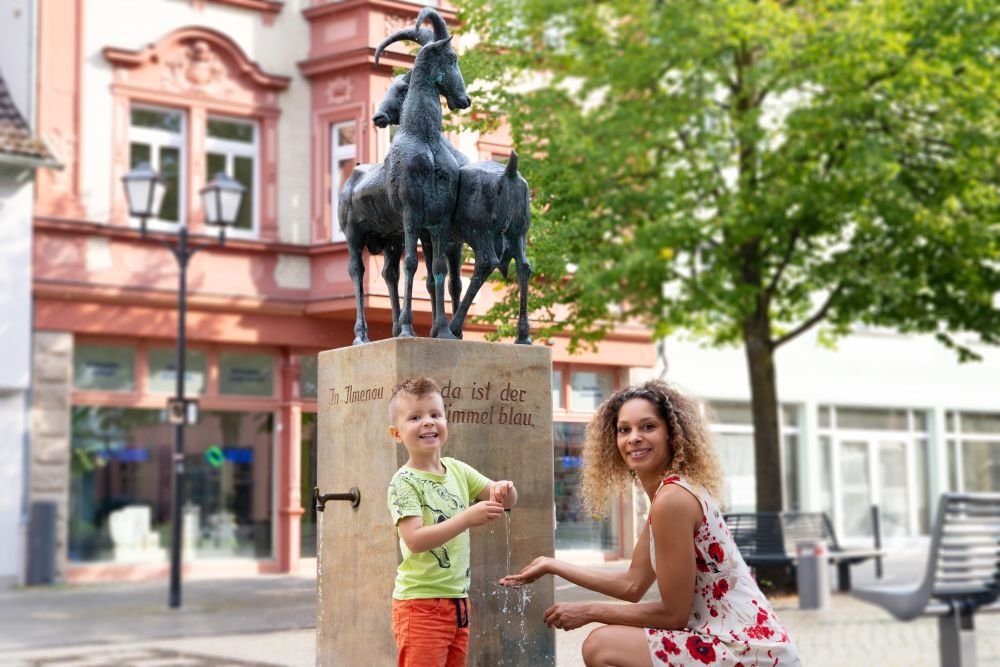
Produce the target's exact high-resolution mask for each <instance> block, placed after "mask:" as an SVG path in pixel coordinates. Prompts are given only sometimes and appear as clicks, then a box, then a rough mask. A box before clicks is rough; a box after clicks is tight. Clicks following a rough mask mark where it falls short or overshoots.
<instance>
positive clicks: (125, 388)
mask: <svg viewBox="0 0 1000 667" xmlns="http://www.w3.org/2000/svg"><path fill="white" fill-rule="evenodd" d="M73 386H74V388H76V389H84V390H93V391H122V392H130V391H134V390H135V350H133V349H132V348H130V347H114V346H111V345H77V346H76V349H75V351H74V356H73Z"/></svg>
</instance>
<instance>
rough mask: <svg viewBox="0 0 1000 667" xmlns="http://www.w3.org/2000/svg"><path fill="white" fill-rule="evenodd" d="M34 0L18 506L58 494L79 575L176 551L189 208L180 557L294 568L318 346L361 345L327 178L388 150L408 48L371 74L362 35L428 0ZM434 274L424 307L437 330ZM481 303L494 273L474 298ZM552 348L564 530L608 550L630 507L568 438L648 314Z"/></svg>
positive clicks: (626, 533) (397, 21) (305, 529)
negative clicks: (600, 502) (26, 345)
mask: <svg viewBox="0 0 1000 667" xmlns="http://www.w3.org/2000/svg"><path fill="white" fill-rule="evenodd" d="M34 9H35V16H36V37H37V39H36V46H37V50H36V58H37V91H38V101H37V106H36V109H35V125H36V127H37V132H38V134H39V135H40V136H41V137H42V138H44V139H45V140H46V141H47V142H48V144H49V145H50V146H51V147H52V149H53V151H54V153H55V154H56V158H57V159H58V160H59V161H60V162H61V163H62V164H63V165H64V168H63V169H62V170H59V171H43V172H39V174H38V177H37V187H36V199H35V206H34V230H33V231H34V252H33V280H32V286H33V298H34V304H35V305H34V351H33V371H34V377H35V389H34V391H33V394H32V405H31V413H32V424H33V431H32V434H31V448H30V453H29V459H30V461H29V475H28V491H27V499H28V502H29V503H30V502H33V501H37V500H55V501H56V502H57V503H58V505H59V530H58V540H57V541H58V553H57V554H56V556H57V569H58V572H59V574H60V576H61V578H63V579H66V580H70V581H83V580H96V579H114V580H120V579H129V578H144V577H152V576H160V575H162V574H163V573H165V572H166V570H167V567H168V565H167V556H166V553H167V548H168V540H169V534H170V532H169V526H170V484H169V470H170V468H169V462H170V451H171V445H172V441H173V431H172V427H171V426H170V425H169V424H167V423H166V422H165V418H164V408H165V405H166V401H167V399H168V398H170V397H171V396H172V395H173V387H174V380H175V373H176V365H175V363H176V360H175V352H174V349H175V344H176V338H175V335H176V329H177V320H176V318H177V312H176V307H177V266H176V263H175V261H174V259H173V258H172V256H171V255H170V253H169V251H168V250H167V249H166V248H164V247H163V246H162V245H161V244H160V243H158V242H157V241H156V240H157V239H164V240H168V239H169V238H170V237H171V235H174V234H176V231H177V229H179V227H180V225H186V226H187V227H188V229H189V230H190V232H191V233H192V234H194V235H203V236H204V238H203V239H202V240H200V241H199V242H200V243H203V244H205V247H204V248H203V249H202V250H200V251H199V252H198V254H197V255H195V256H194V258H193V259H192V261H191V264H190V266H189V270H188V317H187V332H188V333H187V336H188V350H189V351H188V356H187V362H186V364H187V378H186V380H187V387H188V394H189V395H190V396H191V397H193V398H197V399H198V401H199V405H200V409H201V418H200V420H199V422H198V424H197V425H194V426H191V427H189V429H188V432H187V442H186V451H185V466H186V470H187V484H186V489H185V498H186V501H185V504H184V506H183V508H182V515H183V522H184V523H183V527H182V529H183V534H184V538H185V548H184V562H185V570H186V572H187V573H190V574H195V575H198V574H211V573H213V572H227V573H231V572H234V571H243V572H262V573H275V572H291V571H296V570H297V569H299V568H300V567H302V566H303V561H304V560H306V559H309V558H311V557H312V556H314V553H315V547H314V535H315V534H314V527H315V516H314V513H312V512H311V510H310V508H309V505H310V502H309V501H310V498H309V494H310V493H311V488H312V484H313V480H314V478H315V423H316V422H315V413H316V409H317V408H316V380H315V377H316V353H317V352H318V351H320V350H324V349H329V348H334V347H340V346H344V345H350V344H351V341H352V339H353V322H354V294H353V286H352V284H351V281H350V279H349V277H348V275H347V250H346V247H345V245H344V243H343V241H342V236H341V235H340V232H339V230H338V229H337V226H336V224H335V220H336V193H337V191H338V190H339V187H340V184H341V183H342V182H343V180H344V179H345V178H346V176H347V175H348V174H349V173H350V170H351V169H352V168H353V166H354V164H355V163H356V162H373V161H376V160H379V159H381V158H382V157H384V155H385V151H386V150H387V147H388V144H389V138H390V135H389V132H388V131H387V130H377V129H376V128H374V126H373V125H372V124H371V122H370V120H369V119H370V117H371V115H372V113H373V111H374V109H375V107H376V106H377V105H378V103H379V102H380V101H381V99H382V96H383V95H384V93H385V91H386V89H387V88H388V86H389V83H390V82H391V78H392V68H393V67H406V66H408V65H409V64H411V63H412V56H411V55H410V54H409V52H408V51H406V50H405V49H403V48H402V46H401V45H397V46H394V47H393V48H392V50H391V51H390V52H389V54H388V55H387V56H386V57H384V58H383V59H382V64H381V66H380V67H376V66H375V64H374V49H375V46H376V45H377V44H378V43H379V42H380V41H381V40H382V39H383V38H384V37H385V36H386V35H387V34H390V33H392V32H394V31H396V30H398V29H399V28H401V27H404V26H408V25H411V24H412V22H413V20H414V18H415V17H416V14H417V12H418V11H419V9H420V5H418V4H413V3H409V2H400V1H396V0H342V1H339V2H320V1H315V2H307V1H306V0H301V1H298V2H297V1H295V0H288V1H286V2H279V1H277V0H190V1H189V2H185V1H179V0H143V2H136V1H135V0H37V1H36V3H35V5H34ZM440 11H441V13H442V14H443V15H444V16H445V17H446V19H447V20H448V21H449V23H451V24H453V25H454V24H455V23H456V19H455V13H454V12H453V11H452V10H449V9H448V8H441V9H440ZM459 47H460V44H459ZM473 103H474V104H475V100H473ZM452 140H453V142H454V143H455V144H456V146H458V147H459V148H460V149H462V150H464V151H465V152H467V153H468V154H469V155H470V157H471V158H472V159H486V158H491V157H494V156H497V155H505V154H506V152H507V151H508V150H509V143H508V140H507V138H506V137H504V136H502V135H498V136H483V137H481V136H473V135H471V134H468V133H461V134H458V135H455V136H453V137H452ZM143 161H148V162H150V163H151V164H152V165H153V167H154V168H155V169H157V170H158V171H159V172H160V173H161V174H162V175H163V176H164V177H165V178H166V180H167V193H166V196H165V199H164V206H163V208H162V209H161V211H160V213H159V216H158V218H156V219H152V220H150V221H149V228H150V229H151V230H152V232H153V233H152V234H151V235H150V237H149V238H147V239H142V238H140V236H139V233H138V223H137V221H136V220H134V219H130V218H129V217H128V215H127V211H126V207H125V200H124V192H123V189H122V186H121V183H120V178H121V176H122V175H123V174H124V173H125V172H126V171H128V170H129V169H130V168H131V166H134V165H135V164H137V163H139V162H143ZM217 171H226V172H227V173H229V174H230V175H232V176H234V177H235V178H237V180H240V181H241V182H242V183H243V184H244V185H245V186H246V187H247V190H248V195H247V199H246V201H245V202H244V206H243V210H242V212H241V216H240V219H239V221H238V223H237V225H236V228H235V229H233V230H230V232H229V233H228V234H227V241H226V244H225V246H224V247H219V246H218V245H217V243H216V242H215V239H214V236H213V235H212V234H213V232H212V231H211V230H210V229H208V228H207V227H206V225H205V222H204V213H203V211H202V210H201V204H200V198H199V197H198V195H197V193H198V191H199V190H200V189H201V188H202V187H204V185H205V183H206V182H207V181H208V180H209V179H210V178H211V176H212V175H213V174H214V173H216V172H217ZM381 262H382V258H381V257H376V258H368V259H367V265H366V266H367V271H366V273H365V281H366V285H365V290H366V293H367V295H368V296H367V311H368V320H369V325H370V333H371V336H372V338H373V339H380V338H385V337H387V336H389V335H390V331H389V330H390V318H391V316H390V310H389V301H388V297H387V292H386V289H385V286H384V284H383V283H382V279H381V276H380V274H381V267H382V264H381ZM422 284H423V281H422V280H420V281H419V285H420V286H419V287H418V288H417V289H416V290H415V292H416V294H417V295H418V297H419V298H418V299H417V300H416V302H415V307H414V308H415V320H416V324H417V326H418V331H419V332H421V333H423V334H425V335H426V331H427V329H428V327H429V319H430V318H429V311H430V302H429V300H428V299H427V298H426V295H424V294H423V289H422ZM494 298H495V292H494V291H493V290H490V289H488V288H487V289H485V290H483V292H482V293H481V296H480V297H479V299H478V303H477V304H476V305H475V307H474V312H483V311H484V310H485V309H486V308H488V307H489V306H490V304H491V302H492V299H494ZM466 331H467V337H468V338H470V339H481V338H482V337H483V336H484V335H485V333H486V330H485V329H484V328H480V327H477V326H475V325H469V326H467V328H466ZM552 347H553V359H554V365H553V382H554V384H553V387H554V388H553V399H554V400H553V405H554V406H556V408H555V410H556V412H555V419H556V422H557V424H556V429H555V433H554V436H555V450H554V452H553V455H554V457H555V460H556V471H557V473H556V474H557V478H556V479H555V480H554V483H555V484H556V491H557V499H558V502H557V505H558V506H557V515H558V516H559V517H560V524H559V526H557V545H559V544H561V545H562V547H561V548H566V549H576V550H579V551H581V552H588V553H593V554H611V555H622V554H623V553H624V551H623V550H624V547H623V544H630V543H631V528H630V527H629V524H630V521H629V520H628V519H627V517H626V515H629V514H630V513H629V512H622V513H620V516H618V517H613V519H612V520H611V521H609V522H603V523H596V522H593V521H590V520H589V519H587V518H586V517H584V516H582V515H581V513H580V512H579V510H578V504H577V499H576V497H575V493H576V480H577V478H578V465H579V453H580V452H579V446H580V444H581V439H582V425H583V424H584V423H585V422H586V420H587V419H588V417H589V415H590V414H591V413H592V411H593V409H594V407H596V405H597V403H599V402H600V400H601V399H602V397H604V396H605V395H607V393H609V392H610V391H611V390H613V389H614V388H615V387H617V386H620V385H622V384H624V383H627V382H628V381H629V378H630V377H631V373H632V372H633V370H634V369H637V368H648V367H650V366H652V365H653V363H654V361H655V359H654V348H653V346H652V344H651V336H650V333H649V332H648V331H646V330H642V329H639V328H634V329H633V328H628V327H624V328H621V329H619V330H618V331H616V332H615V333H614V334H613V335H612V336H611V337H610V338H609V339H608V340H607V342H605V343H604V344H602V346H601V348H600V351H599V352H590V353H584V354H577V355H572V356H571V355H569V354H568V351H567V346H566V341H565V340H555V341H553V343H552ZM560 530H561V532H560ZM306 566H308V562H307V563H306Z"/></svg>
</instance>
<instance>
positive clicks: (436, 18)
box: [417, 7, 448, 42]
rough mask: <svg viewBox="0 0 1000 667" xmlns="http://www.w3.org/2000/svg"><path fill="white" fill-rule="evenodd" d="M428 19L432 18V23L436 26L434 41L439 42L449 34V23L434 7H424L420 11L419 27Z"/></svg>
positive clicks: (418, 15) (418, 17)
mask: <svg viewBox="0 0 1000 667" xmlns="http://www.w3.org/2000/svg"><path fill="white" fill-rule="evenodd" d="M427 20H430V22H431V25H433V26H434V41H436V42H439V41H441V40H442V39H444V38H445V37H447V36H448V24H446V23H445V22H444V19H443V18H441V15H440V14H438V13H437V10H436V9H434V8H433V7H424V8H423V9H421V10H420V13H419V14H417V27H418V28H419V27H420V26H421V25H423V23H424V21H427Z"/></svg>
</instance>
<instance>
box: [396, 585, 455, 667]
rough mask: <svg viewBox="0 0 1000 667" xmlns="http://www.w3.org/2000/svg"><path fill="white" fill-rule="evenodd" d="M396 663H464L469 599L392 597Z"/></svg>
mask: <svg viewBox="0 0 1000 667" xmlns="http://www.w3.org/2000/svg"><path fill="white" fill-rule="evenodd" d="M392 632H393V634H394V635H395V636H396V647H397V649H398V650H399V659H398V667H465V662H466V659H467V658H468V656H469V599H468V598H425V599H418V600H396V599H393V601H392Z"/></svg>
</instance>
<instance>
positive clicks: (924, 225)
mask: <svg viewBox="0 0 1000 667" xmlns="http://www.w3.org/2000/svg"><path fill="white" fill-rule="evenodd" d="M461 10H462V11H461V18H462V20H463V21H464V30H465V31H467V32H469V33H472V34H476V35H477V36H478V39H479V41H478V43H477V44H476V45H475V46H473V47H472V48H471V49H470V50H469V51H468V52H467V53H466V54H465V55H464V56H463V60H462V67H463V71H464V72H465V74H466V78H467V81H468V82H469V84H470V91H471V93H472V97H473V110H474V111H478V112H482V113H483V116H481V117H480V118H485V120H481V122H482V123H484V124H489V123H490V122H493V121H494V120H495V119H496V118H505V119H506V120H507V122H509V124H510V126H511V128H512V131H513V136H514V144H515V148H516V149H517V150H518V152H519V154H520V157H521V171H522V172H523V173H524V175H525V177H526V178H527V179H528V182H529V183H530V184H531V186H532V189H533V192H534V203H533V207H534V209H533V215H534V217H533V222H532V233H531V239H530V243H531V248H530V256H531V257H532V261H533V263H534V265H535V271H536V280H535V281H534V284H533V288H532V304H533V308H534V310H535V315H536V316H537V317H539V318H540V320H541V322H542V330H541V331H540V332H539V335H540V336H541V337H545V336H546V335H550V334H552V333H553V332H555V331H556V330H560V329H561V330H565V331H568V332H570V333H571V334H572V336H573V341H574V343H575V344H593V343H595V342H596V341H599V340H600V339H601V337H602V336H603V335H604V334H605V333H606V332H607V331H608V329H609V328H610V327H613V326H614V324H615V322H616V321H619V320H623V319H631V320H638V321H640V322H643V323H645V324H646V325H648V326H650V327H651V328H652V329H653V330H654V331H655V333H656V334H657V335H666V334H668V333H671V332H674V331H686V332H690V333H691V334H694V335H695V336H696V337H698V338H700V339H702V340H704V341H706V342H707V343H708V344H711V345H726V344H742V345H743V347H744V348H745V352H746V360H747V367H748V369H749V377H750V384H751V391H752V409H753V418H754V426H755V429H754V440H755V463H756V470H757V471H758V475H757V504H758V509H759V510H779V509H781V507H782V498H781V485H780V483H779V482H778V480H780V479H781V469H780V463H781V462H780V450H779V444H778V443H779V437H778V402H777V387H776V382H775V366H774V354H775V350H777V349H778V348H779V347H780V346H782V345H784V344H785V343H787V342H789V341H790V340H792V339H794V338H795V337H797V336H799V335H800V334H802V333H803V332H805V331H807V330H809V329H810V328H812V327H815V326H817V325H818V326H819V327H820V329H819V330H820V332H821V334H822V338H823V339H824V340H832V339H834V338H835V337H836V336H837V335H842V334H845V333H847V332H849V331H850V329H851V327H852V326H853V325H854V324H856V323H864V324H868V325H877V326H889V327H894V328H896V329H899V330H901V331H904V332H920V333H929V334H933V335H936V336H937V337H938V338H939V339H940V340H941V341H942V342H943V343H945V344H947V345H949V346H952V347H954V348H955V349H956V350H957V351H958V353H959V355H960V357H961V358H962V359H967V358H970V357H974V356H975V355H974V353H973V351H972V350H971V349H969V348H968V347H966V346H963V345H961V344H960V343H961V341H962V340H963V339H962V338H961V337H958V338H956V337H955V336H956V334H959V333H962V332H973V333H975V334H978V336H979V337H980V338H981V339H982V340H983V341H985V342H987V343H996V342H997V341H998V333H1000V310H998V305H997V301H996V300H995V295H996V294H997V293H998V291H1000V238H998V237H1000V225H998V202H1000V197H998V183H1000V179H998V173H1000V150H998V149H1000V137H998V132H1000V123H998V120H1000V105H998V100H1000V76H998V74H997V73H998V72H1000V67H998V62H997V61H998V55H1000V30H998V25H1000V5H997V3H996V2H995V0H989V1H986V0H983V1H980V0H866V1H864V2H858V1H855V0H839V1H827V2H819V1H802V2H796V1H794V0H788V1H784V2H778V1H774V0H758V1H751V0H652V1H646V2H634V1H633V0H608V1H601V2H598V1H594V0H462V1H461ZM513 306H514V302H513V301H509V302H506V303H503V304H500V305H499V306H498V307H496V308H494V309H493V311H491V313H490V314H489V315H488V316H487V317H488V319H490V320H492V321H495V322H499V323H501V324H503V323H505V322H509V321H510V319H511V316H512V314H513V312H514V311H513V310H512V309H513ZM818 380H819V379H818Z"/></svg>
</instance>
